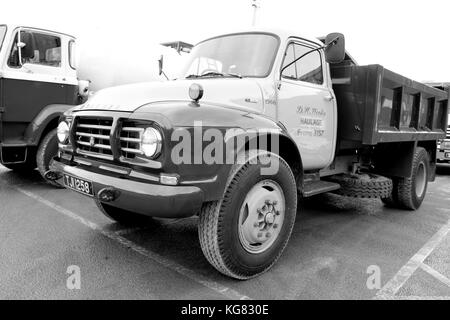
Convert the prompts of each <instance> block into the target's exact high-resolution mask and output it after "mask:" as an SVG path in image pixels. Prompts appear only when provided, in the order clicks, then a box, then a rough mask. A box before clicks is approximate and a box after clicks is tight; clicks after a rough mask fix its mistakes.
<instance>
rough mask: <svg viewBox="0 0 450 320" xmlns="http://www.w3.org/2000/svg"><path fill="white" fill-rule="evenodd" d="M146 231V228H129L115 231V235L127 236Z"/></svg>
mask: <svg viewBox="0 0 450 320" xmlns="http://www.w3.org/2000/svg"><path fill="white" fill-rule="evenodd" d="M146 229H147V228H146V227H136V228H127V229H120V230H117V231H114V233H115V234H117V235H118V236H126V235H129V234H132V233H135V232H138V231H144V230H146Z"/></svg>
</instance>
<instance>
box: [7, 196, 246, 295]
mask: <svg viewBox="0 0 450 320" xmlns="http://www.w3.org/2000/svg"><path fill="white" fill-rule="evenodd" d="M16 189H17V190H18V191H19V192H21V193H23V194H24V195H26V196H28V197H30V198H32V199H34V200H36V201H39V202H40V203H42V204H44V205H46V206H47V207H50V208H52V209H53V210H56V211H57V212H59V213H61V214H63V215H65V216H67V217H69V218H71V219H73V220H75V221H77V222H79V223H81V224H83V225H85V226H86V227H88V228H90V229H92V230H94V231H97V232H100V233H101V234H102V235H104V236H105V237H107V238H109V239H111V240H114V241H116V242H119V243H120V244H122V245H123V246H125V247H127V248H130V249H132V250H133V251H135V252H137V253H139V254H141V255H143V256H145V257H147V258H149V259H151V260H153V261H155V262H157V263H159V264H160V265H162V266H163V267H165V268H168V269H170V270H172V271H175V272H177V273H179V274H181V275H183V276H185V277H187V278H189V279H191V280H193V281H194V282H197V283H199V284H201V285H203V286H205V287H207V288H209V289H211V290H213V291H215V292H217V293H220V294H222V295H223V296H225V297H227V298H229V299H232V300H250V298H249V297H248V296H246V295H243V294H241V293H239V292H237V291H235V290H233V289H230V288H228V287H225V286H223V285H221V284H219V283H217V282H215V281H211V280H208V279H207V278H205V277H203V276H201V275H199V274H197V273H196V272H195V271H193V270H190V269H188V268H186V267H184V266H182V265H180V264H178V263H176V262H173V261H171V260H169V259H167V258H165V257H163V256H161V255H159V254H157V253H155V252H151V251H149V250H147V249H145V248H143V247H141V246H139V245H137V244H135V243H134V242H132V241H130V240H128V239H126V238H124V237H122V236H121V235H118V234H117V233H116V232H114V231H108V230H105V229H102V228H101V227H100V226H98V225H97V224H95V223H94V222H91V221H89V220H87V219H85V218H83V217H81V216H79V215H77V214H76V213H74V212H72V211H70V210H68V209H66V208H63V207H61V206H59V205H57V204H56V203H53V202H51V201H49V200H47V199H44V198H42V197H41V196H39V195H37V194H34V193H33V192H30V191H27V190H24V189H22V188H20V187H19V188H16Z"/></svg>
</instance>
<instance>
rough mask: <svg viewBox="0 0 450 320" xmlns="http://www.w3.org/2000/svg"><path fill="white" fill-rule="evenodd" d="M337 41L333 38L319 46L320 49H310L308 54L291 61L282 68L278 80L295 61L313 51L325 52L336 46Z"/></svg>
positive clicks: (337, 38)
mask: <svg viewBox="0 0 450 320" xmlns="http://www.w3.org/2000/svg"><path fill="white" fill-rule="evenodd" d="M338 40H339V37H336V38H334V39H333V40H332V41H330V43H328V44H327V45H325V46H321V47H318V48H315V49H312V50H311V51H308V52H306V53H305V54H303V55H301V56H300V57H299V58H297V59H295V60H294V61H292V62H291V63H289V64H288V65H286V66H284V67H283V68H282V69H281V72H280V80H281V77H282V75H283V72H284V70H286V69H287V68H289V67H290V66H292V65H293V64H294V63H296V62H297V61H299V60H300V59H302V58H303V57H305V56H307V55H308V54H310V53H312V52H314V51H319V50H327V49H328V48H330V47H331V46H334V45H336V43H337V41H338Z"/></svg>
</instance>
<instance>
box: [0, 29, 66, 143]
mask: <svg viewBox="0 0 450 320" xmlns="http://www.w3.org/2000/svg"><path fill="white" fill-rule="evenodd" d="M19 32H20V42H21V43H22V46H23V47H22V49H21V50H20V51H21V54H19V46H18V44H19ZM4 45H5V44H4ZM67 51H68V50H64V47H63V41H62V38H61V36H59V35H57V34H53V33H50V32H46V31H40V30H27V29H17V30H16V31H15V35H14V36H13V43H11V44H9V47H8V52H9V56H8V58H7V59H6V61H5V65H4V67H3V70H4V73H3V77H2V86H1V88H2V98H3V109H4V110H3V125H4V126H3V136H4V139H5V140H7V139H9V140H20V139H21V135H22V134H23V132H24V130H25V129H26V127H27V125H28V124H29V123H30V122H31V121H33V119H34V118H35V117H36V116H37V115H38V114H39V112H41V111H42V109H44V108H45V107H46V106H47V105H50V104H54V103H67V102H68V91H67V90H68V79H67V77H66V76H65V74H66V70H65V63H64V62H65V61H66V60H67V57H66V55H68V53H67ZM20 56H21V59H20Z"/></svg>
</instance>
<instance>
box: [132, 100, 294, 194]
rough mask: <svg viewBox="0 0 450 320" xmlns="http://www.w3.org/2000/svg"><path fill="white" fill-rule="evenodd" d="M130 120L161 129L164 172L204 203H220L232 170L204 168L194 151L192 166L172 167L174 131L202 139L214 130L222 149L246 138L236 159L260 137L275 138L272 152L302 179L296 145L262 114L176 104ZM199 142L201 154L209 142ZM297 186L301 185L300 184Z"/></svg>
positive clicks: (146, 109)
mask: <svg viewBox="0 0 450 320" xmlns="http://www.w3.org/2000/svg"><path fill="white" fill-rule="evenodd" d="M130 119H141V120H150V121H155V122H157V123H158V124H160V125H161V127H162V128H163V129H164V136H165V138H164V140H165V141H164V145H165V146H166V147H163V149H164V151H163V153H164V154H163V156H162V158H163V159H164V164H163V170H164V171H165V172H170V173H177V174H179V175H180V177H181V178H182V179H181V181H182V183H185V184H189V185H195V186H199V187H200V188H202V189H203V191H204V194H205V201H213V200H218V199H220V197H221V196H222V195H223V191H224V188H225V184H226V182H227V180H228V175H229V172H230V170H231V167H232V166H231V164H230V163H228V162H226V163H225V162H223V163H220V164H216V163H214V164H205V163H204V162H203V159H201V160H202V161H201V162H196V161H194V160H195V159H194V158H195V157H194V151H193V150H192V153H191V155H190V159H192V160H193V161H192V162H191V163H182V164H176V163H173V161H171V160H172V159H173V158H172V155H171V152H172V150H173V149H174V147H175V146H176V145H177V144H178V143H179V142H180V140H178V139H177V137H175V136H176V135H174V132H176V131H177V130H186V131H188V132H189V134H190V136H191V137H195V135H196V134H197V135H198V134H201V137H204V135H203V134H204V132H205V131H206V130H207V129H216V130H219V131H220V132H221V133H222V135H223V137H224V145H225V146H228V145H229V143H230V142H231V141H232V140H233V139H245V138H247V140H245V141H247V143H246V144H245V145H239V149H234V152H235V155H237V154H238V153H239V152H242V151H245V148H249V147H250V148H252V147H253V146H257V144H252V142H251V141H252V139H257V137H261V136H267V137H276V138H278V139H277V140H278V141H279V145H278V148H274V147H275V146H273V147H272V150H271V151H273V152H276V153H278V154H280V155H281V156H282V157H283V158H285V160H286V161H287V162H288V163H289V164H290V165H291V166H295V168H293V171H297V172H296V173H297V175H298V177H299V178H300V179H301V177H302V172H301V171H302V161H301V156H300V153H299V150H298V148H297V146H296V144H295V142H294V141H293V139H292V138H291V137H290V135H289V133H288V132H287V130H286V129H285V128H284V127H283V126H282V125H281V124H279V123H277V122H275V121H273V120H272V119H270V118H268V117H266V116H265V115H263V114H258V113H252V112H249V111H248V110H242V109H240V108H232V107H229V106H224V105H219V104H209V103H208V104H207V103H199V104H197V103H193V102H190V101H184V102H179V101H178V102H160V103H152V104H148V105H145V106H143V107H141V108H139V109H138V110H136V111H135V112H134V113H133V114H132V115H131V116H130ZM198 127H200V128H201V133H199V132H198V131H197V132H195V130H198V129H196V128H198ZM255 131H256V132H258V135H257V136H253V135H250V136H248V133H249V132H251V133H253V132H255ZM178 138H179V137H178ZM249 140H250V141H249ZM270 140H271V139H270V138H268V139H267V141H268V142H269V145H270ZM202 141H203V144H202V148H203V149H202V150H203V151H204V149H205V147H206V146H207V145H209V144H210V143H211V140H208V139H206V140H205V139H202ZM235 141H236V140H235ZM234 147H237V146H234ZM169 159H170V160H169ZM299 182H300V183H301V181H299ZM205 186H207V187H205Z"/></svg>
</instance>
